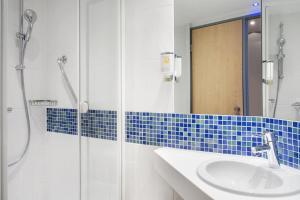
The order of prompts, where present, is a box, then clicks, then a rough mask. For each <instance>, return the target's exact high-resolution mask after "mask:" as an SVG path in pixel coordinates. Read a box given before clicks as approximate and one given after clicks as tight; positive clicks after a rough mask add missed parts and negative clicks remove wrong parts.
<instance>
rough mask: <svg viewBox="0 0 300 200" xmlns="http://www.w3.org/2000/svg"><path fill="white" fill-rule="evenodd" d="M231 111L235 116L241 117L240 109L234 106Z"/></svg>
mask: <svg viewBox="0 0 300 200" xmlns="http://www.w3.org/2000/svg"><path fill="white" fill-rule="evenodd" d="M233 110H234V114H235V115H241V107H239V106H235V107H234V109H233Z"/></svg>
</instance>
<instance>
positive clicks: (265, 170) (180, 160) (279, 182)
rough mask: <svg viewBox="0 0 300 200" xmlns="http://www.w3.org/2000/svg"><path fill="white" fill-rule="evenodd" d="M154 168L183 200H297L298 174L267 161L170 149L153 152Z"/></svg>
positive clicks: (294, 170)
mask: <svg viewBox="0 0 300 200" xmlns="http://www.w3.org/2000/svg"><path fill="white" fill-rule="evenodd" d="M154 152H155V154H154V155H155V156H154V159H155V160H154V168H155V170H156V171H157V173H158V174H159V175H160V176H161V177H162V178H163V179H164V180H165V181H166V182H167V183H168V184H169V185H170V186H171V187H172V188H173V189H174V190H175V191H176V192H177V193H178V194H179V195H180V196H181V197H182V198H183V199H185V200H199V199H202V200H212V199H214V200H224V199H226V200H227V199H230V200H241V199H242V200H265V199H280V200H299V199H300V170H298V169H294V168H291V167H288V166H285V165H281V166H280V168H277V169H272V168H270V167H269V163H268V160H267V159H265V158H260V157H253V156H239V155H229V154H218V153H210V152H196V151H187V150H179V149H171V148H159V149H156V150H155V151H154Z"/></svg>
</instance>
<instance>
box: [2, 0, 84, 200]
mask: <svg viewBox="0 0 300 200" xmlns="http://www.w3.org/2000/svg"><path fill="white" fill-rule="evenodd" d="M2 2H3V11H4V15H3V16H4V18H3V19H1V20H3V23H4V24H3V27H4V30H3V33H4V38H3V40H4V41H5V44H4V47H3V50H4V51H5V52H4V54H3V55H4V56H3V70H4V71H3V72H4V74H3V77H4V80H3V83H4V86H3V88H4V97H3V101H4V103H5V104H4V112H3V116H4V119H3V120H4V124H3V125H4V133H3V134H4V139H6V141H4V143H5V144H6V146H7V149H6V150H7V159H6V160H7V163H6V164H5V165H4V167H6V169H7V174H6V177H7V182H6V184H7V199H8V200H20V199H22V200H41V199H43V200H57V199H64V200H79V199H80V173H79V172H80V165H79V164H80V162H79V158H80V151H79V149H80V143H79V139H80V137H79V135H78V127H77V126H78V116H79V115H78V112H77V107H78V98H77V97H78V96H79V87H78V86H79V48H78V47H79V40H78V38H79V20H78V19H79V12H78V11H79V9H78V8H79V1H76V0H75V1H72V0H71V1H60V0H51V1H49V0H39V1H31V0H24V1H23V0H3V1H2ZM1 53H2V52H1ZM64 56H65V57H64ZM25 97H26V98H25ZM26 99H27V101H26ZM27 108H28V111H29V112H28V113H29V117H28V118H27V115H26V113H27ZM27 147H28V148H27ZM23 154H24V156H23Z"/></svg>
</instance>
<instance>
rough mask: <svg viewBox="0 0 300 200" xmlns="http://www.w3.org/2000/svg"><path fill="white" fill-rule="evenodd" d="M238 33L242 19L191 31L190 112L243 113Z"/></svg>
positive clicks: (239, 34)
mask: <svg viewBox="0 0 300 200" xmlns="http://www.w3.org/2000/svg"><path fill="white" fill-rule="evenodd" d="M242 30H243V28H242V20H236V21H230V22H226V23H221V24H217V25H212V26H207V27H203V28H199V29H193V30H192V112H193V113H200V114H203V113H207V114H224V115H234V114H243V35H242V34H243V31H242ZM238 109H240V110H239V113H238Z"/></svg>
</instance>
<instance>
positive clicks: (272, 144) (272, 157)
mask: <svg viewBox="0 0 300 200" xmlns="http://www.w3.org/2000/svg"><path fill="white" fill-rule="evenodd" d="M262 135H263V141H264V144H263V145H260V146H256V147H252V153H253V154H254V155H258V154H260V153H263V152H266V153H267V156H268V161H269V166H270V167H271V168H279V167H280V163H279V158H278V150H277V145H276V138H275V136H274V134H273V133H272V132H269V131H266V132H263V134H262Z"/></svg>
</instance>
